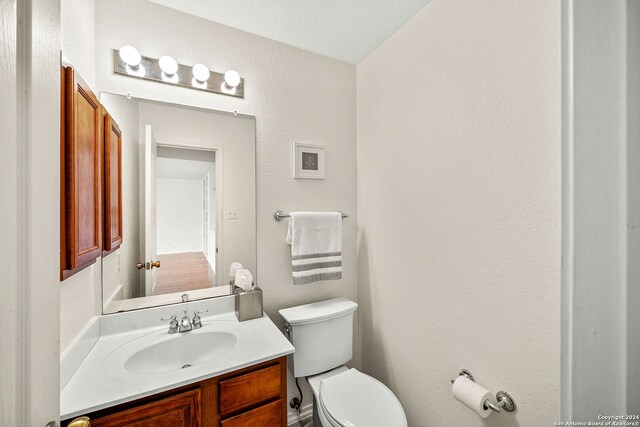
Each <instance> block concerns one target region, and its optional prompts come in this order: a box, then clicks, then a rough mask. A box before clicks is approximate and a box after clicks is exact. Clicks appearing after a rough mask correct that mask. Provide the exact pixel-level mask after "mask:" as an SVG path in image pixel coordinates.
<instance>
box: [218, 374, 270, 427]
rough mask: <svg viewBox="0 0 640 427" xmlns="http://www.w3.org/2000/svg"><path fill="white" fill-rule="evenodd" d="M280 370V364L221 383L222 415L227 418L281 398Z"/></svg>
mask: <svg viewBox="0 0 640 427" xmlns="http://www.w3.org/2000/svg"><path fill="white" fill-rule="evenodd" d="M280 369H281V368H280V365H279V364H278V365H274V366H269V367H268V368H263V369H259V370H257V371H254V372H250V373H248V374H244V375H240V376H238V377H234V378H230V379H228V380H223V381H220V415H222V416H225V415H228V414H231V413H233V412H235V411H238V410H241V409H244V408H248V407H250V406H252V405H256V404H259V403H260V402H265V401H267V400H269V399H272V398H274V397H279V396H280V390H281V384H280V377H281V372H280ZM234 425H235V424H234Z"/></svg>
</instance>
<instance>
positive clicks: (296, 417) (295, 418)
mask: <svg viewBox="0 0 640 427" xmlns="http://www.w3.org/2000/svg"><path fill="white" fill-rule="evenodd" d="M312 418H313V403H309V404H308V405H304V406H303V407H302V411H300V413H299V414H298V413H297V412H295V411H294V412H289V415H288V419H287V426H295V425H296V424H298V423H300V424H301V426H300V427H302V426H303V425H305V424H306V423H308V422H309V421H311V419H312Z"/></svg>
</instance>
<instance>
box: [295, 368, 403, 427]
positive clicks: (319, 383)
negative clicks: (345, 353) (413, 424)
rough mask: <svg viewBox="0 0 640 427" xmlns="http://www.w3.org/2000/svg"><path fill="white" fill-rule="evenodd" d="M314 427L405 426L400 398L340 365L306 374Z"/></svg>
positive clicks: (371, 378)
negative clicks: (308, 376)
mask: <svg viewBox="0 0 640 427" xmlns="http://www.w3.org/2000/svg"><path fill="white" fill-rule="evenodd" d="M308 380H309V385H310V386H311V390H313V400H314V413H315V418H314V424H313V425H314V427H406V426H407V418H406V416H405V414H404V410H403V409H402V405H400V401H398V398H397V397H396V396H395V394H393V392H392V391H391V390H389V388H387V387H386V386H385V385H384V384H382V383H381V382H380V381H378V380H376V379H375V378H373V377H371V376H369V375H366V374H363V373H362V372H360V371H358V370H357V369H353V368H352V369H349V368H347V367H345V366H341V367H339V368H336V369H334V370H332V371H329V372H325V373H323V374H320V375H316V376H314V377H310V378H309V379H308Z"/></svg>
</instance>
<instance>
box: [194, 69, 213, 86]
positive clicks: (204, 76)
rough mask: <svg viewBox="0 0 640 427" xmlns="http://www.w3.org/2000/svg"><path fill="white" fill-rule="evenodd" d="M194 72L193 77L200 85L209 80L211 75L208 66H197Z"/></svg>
mask: <svg viewBox="0 0 640 427" xmlns="http://www.w3.org/2000/svg"><path fill="white" fill-rule="evenodd" d="M192 72H193V77H195V78H196V80H197V81H198V82H199V83H204V82H206V81H207V80H209V75H210V73H209V69H208V68H207V66H206V65H203V64H196V65H194V66H193V69H192Z"/></svg>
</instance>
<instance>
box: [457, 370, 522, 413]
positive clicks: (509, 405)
mask: <svg viewBox="0 0 640 427" xmlns="http://www.w3.org/2000/svg"><path fill="white" fill-rule="evenodd" d="M458 376H461V377H467V378H468V379H470V380H471V381H473V382H476V380H475V378H474V377H473V374H471V372H469V371H468V370H466V369H461V370H460V372H458ZM455 381H456V380H451V384H453V383H454V382H455ZM496 401H497V402H498V403H497V404H495V403H493V402H492V401H490V400H489V399H487V400H485V401H484V407H485V409H491V410H492V411H493V412H501V411H502V410H503V409H504V410H505V411H507V412H513V411H515V410H516V402H515V401H514V400H513V397H511V395H510V394H509V393H507V392H506V391H502V390H500V391H499V392H497V393H496Z"/></svg>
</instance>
